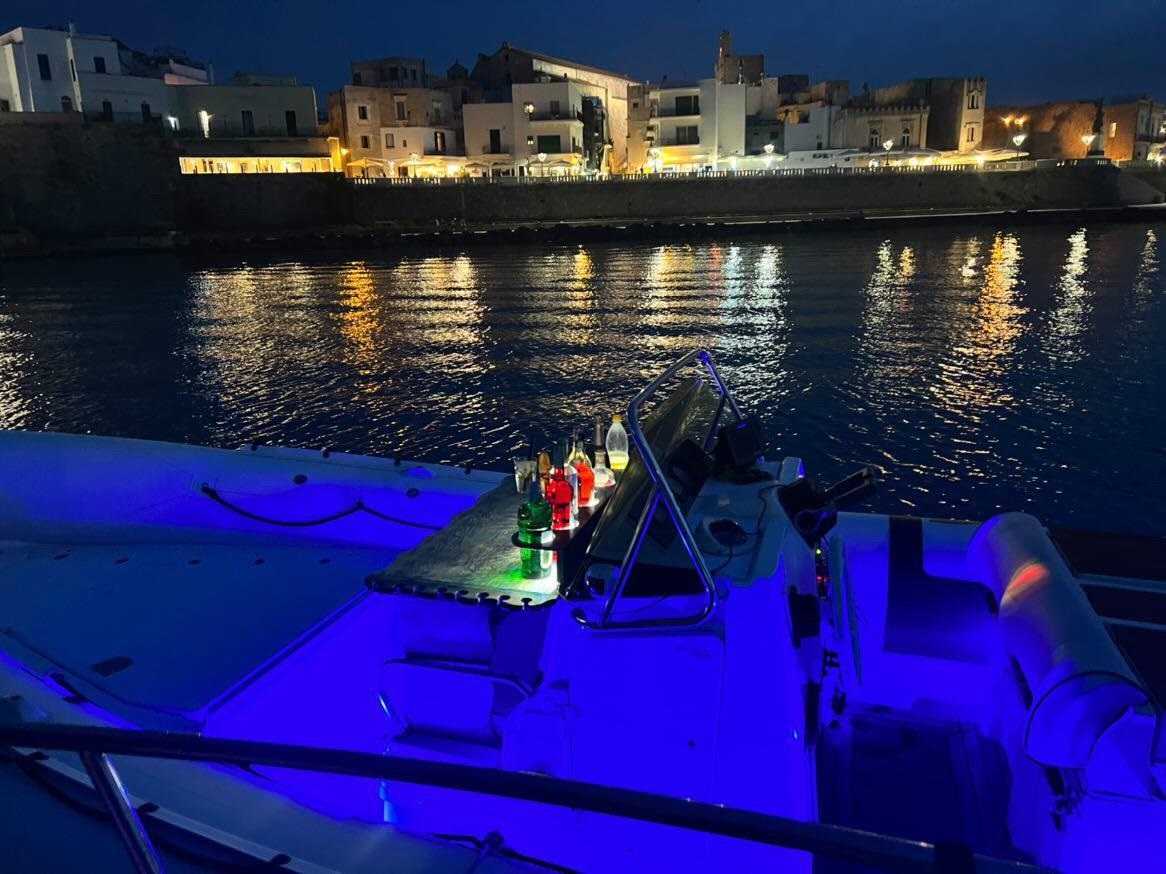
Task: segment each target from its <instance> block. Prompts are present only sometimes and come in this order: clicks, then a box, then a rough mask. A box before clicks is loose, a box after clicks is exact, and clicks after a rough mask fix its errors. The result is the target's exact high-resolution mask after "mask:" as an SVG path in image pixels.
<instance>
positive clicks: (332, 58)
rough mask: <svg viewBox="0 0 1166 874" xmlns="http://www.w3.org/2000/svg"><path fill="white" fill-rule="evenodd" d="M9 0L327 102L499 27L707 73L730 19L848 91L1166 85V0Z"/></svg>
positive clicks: (437, 60)
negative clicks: (365, 72) (484, 9)
mask: <svg viewBox="0 0 1166 874" xmlns="http://www.w3.org/2000/svg"><path fill="white" fill-rule="evenodd" d="M7 7H8V8H7V12H6V14H5V16H4V20H2V21H0V32H6V31H8V30H10V29H12V28H15V27H19V26H28V27H43V26H65V25H66V24H67V23H68V22H69V21H72V22H74V23H75V25H76V26H77V29H78V30H80V31H83V32H88V33H104V34H109V35H111V36H114V37H116V38H117V39H120V40H121V41H122V42H124V43H126V44H127V45H128V46H130V47H132V48H135V49H139V50H142V51H152V50H153V49H155V48H156V47H160V46H173V47H180V48H182V49H184V50H185V51H186V53H187V54H188V55H189V56H190V57H191V58H192V59H194V60H197V61H204V62H208V63H211V64H213V65H214V69H215V77H216V80H217V81H219V82H224V81H227V80H228V79H229V78H230V77H231V76H232V75H234V74H235V73H236V72H265V73H280V74H289V75H294V76H296V77H297V79H298V80H299V81H300V82H301V83H304V84H308V85H313V86H315V88H316V93H317V100H318V102H319V104H320V106H321V107H323V106H324V105H325V100H324V98H325V95H326V94H327V93H329V92H331V91H335V90H336V89H337V88H338V87H339V86H341V85H343V84H346V83H347V82H349V81H350V79H349V67H348V65H349V63H350V62H351V61H354V60H367V59H373V58H378V57H385V56H391V55H403V56H406V57H418V58H424V59H425V60H426V63H427V65H428V67H429V70H430V72H431V73H434V74H437V75H441V74H443V73H444V71H445V70H446V68H447V67H448V66H449V65H450V64H452V63H453V62H454V61H455V60H456V61H460V62H461V63H462V64H464V65H465V66H467V67H470V68H472V67H473V63H474V60H475V59H476V57H477V55H478V54H479V53H490V52H493V51H495V50H496V49H497V48H498V47H499V46H500V45H501V44H502V43H503V41H507V42H509V43H510V44H511V45H513V46H517V47H521V48H525V49H530V50H533V51H538V52H543V53H545V54H548V55H554V56H557V57H561V58H566V59H569V60H572V61H576V62H578V63H581V64H587V65H590V66H594V67H602V68H604V69H609V70H613V71H616V72H621V73H626V74H627V75H629V76H631V77H632V78H635V79H639V80H658V79H660V78H661V77H663V76H668V78H670V79H691V78H704V77H709V76H711V75H712V70H713V62H714V59H715V57H716V44H717V37H718V36H719V34H720V31H721V30H722V29H727V30H730V31H732V33H733V46H734V51H735V52H736V53H739V54H754V53H761V54H764V55H765V57H766V64H765V66H766V73H767V75H771V76H776V75H780V74H783V73H808V74H809V75H810V77H811V79H812V80H813V81H820V80H824V79H848V80H849V81H850V83H851V88H852V91H854V92H858V91H860V90H861V89H862V86H863V84H864V83H865V84H869V85H870V87H871V88H878V87H881V86H885V85H891V84H894V83H896V82H900V81H903V80H905V79H912V78H922V77H931V76H979V75H982V76H986V77H987V79H988V102H989V105H1006V104H1020V103H1047V102H1060V101H1068V100H1096V99H1098V98H1105V99H1106V100H1111V99H1113V98H1117V97H1137V96H1142V95H1149V96H1152V97H1156V98H1157V99H1159V100H1163V99H1166V64H1154V63H1153V62H1152V58H1151V52H1152V51H1153V47H1154V46H1155V45H1162V44H1166V3H1163V2H1160V0H1114V2H1110V3H1109V4H1107V5H1106V6H1105V7H1104V8H1099V9H1097V10H1094V11H1090V12H1089V13H1087V14H1086V13H1083V12H1081V11H1079V10H1078V9H1075V8H1073V7H1071V6H1069V5H1068V4H1065V3H1062V2H1057V0H1033V2H1030V3H1028V4H1026V5H1025V6H1024V7H1014V8H1008V9H994V10H992V12H991V15H988V14H982V15H978V16H973V17H970V18H969V13H968V10H967V9H966V8H965V7H960V6H957V5H956V4H944V3H934V2H932V3H929V4H925V3H921V2H915V0H888V2H883V3H878V4H874V5H872V4H870V3H859V2H855V0H838V2H835V3H833V4H831V6H830V8H829V11H828V14H824V13H823V10H821V9H820V8H817V9H815V8H798V9H788V10H778V9H764V8H759V7H750V8H746V9H739V8H733V9H725V8H717V7H713V6H711V5H710V4H706V3H703V2H700V0H691V2H684V0H677V2H674V3H672V4H667V5H665V4H658V5H657V6H656V7H654V8H653V9H652V10H650V11H648V12H646V13H644V14H641V15H640V16H638V17H637V18H636V20H632V21H630V22H627V23H620V22H619V19H620V17H621V16H624V15H625V10H626V7H625V6H624V5H623V4H617V3H613V2H610V0H598V2H596V3H593V4H592V5H591V6H589V7H588V10H589V14H588V15H587V16H579V15H578V14H576V13H573V12H572V13H555V12H549V11H548V7H547V6H546V5H545V4H540V3H533V2H528V0H522V2H518V3H514V4H511V5H510V6H509V8H507V9H506V10H505V11H504V12H502V13H501V14H496V15H494V16H493V17H492V18H490V19H488V20H482V16H481V15H480V9H479V8H476V7H471V6H468V5H467V6H465V7H464V8H463V7H461V6H460V5H458V4H449V5H445V6H443V7H440V8H439V9H437V10H436V11H434V9H433V8H432V7H430V8H415V7H407V8H402V7H394V8H392V9H386V8H385V7H383V6H380V5H378V4H376V3H373V2H370V0H349V2H344V3H341V4H336V5H335V6H334V7H331V8H329V9H328V11H327V14H326V15H321V14H320V13H319V12H318V11H317V10H318V9H319V7H318V5H316V4H309V3H308V2H307V0H285V2H281V3H265V2H262V0H257V2H253V3H248V4H246V5H243V4H231V3H227V2H223V0H208V2H203V3H200V4H197V8H195V9H193V10H192V5H191V4H188V5H183V6H158V5H157V4H153V3H146V2H141V0H131V2H123V3H118V4H116V5H115V6H113V7H111V8H107V9H104V10H97V9H95V8H94V7H92V6H91V5H90V4H88V3H85V2H80V0H10V2H9V3H8V4H7ZM1067 7H1068V8H1067ZM1066 10H1067V11H1066Z"/></svg>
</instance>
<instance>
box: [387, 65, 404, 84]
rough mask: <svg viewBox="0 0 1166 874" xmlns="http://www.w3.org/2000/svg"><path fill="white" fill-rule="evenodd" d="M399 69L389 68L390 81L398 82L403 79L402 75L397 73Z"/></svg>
mask: <svg viewBox="0 0 1166 874" xmlns="http://www.w3.org/2000/svg"><path fill="white" fill-rule="evenodd" d="M397 69H398V68H397V67H389V81H390V82H398V81H400V79H401V74H400V73H398V72H397Z"/></svg>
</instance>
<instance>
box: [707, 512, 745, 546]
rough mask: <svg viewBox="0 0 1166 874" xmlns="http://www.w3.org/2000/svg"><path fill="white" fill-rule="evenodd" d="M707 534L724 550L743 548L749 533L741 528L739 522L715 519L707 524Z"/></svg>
mask: <svg viewBox="0 0 1166 874" xmlns="http://www.w3.org/2000/svg"><path fill="white" fill-rule="evenodd" d="M709 534H711V535H712V536H713V540H715V541H716V542H717V543H719V544H720V545H721V546H723V547H725V548H726V549H733V548H734V547H737V546H744V545H745V544H746V543H747V542H748V540H749V533H748V532H747V531H746V530H745V529H744V528H742V527H741V524H740V523H739V522H734V521H733V520H732V519H716V520H714V521H712V522H710V523H709Z"/></svg>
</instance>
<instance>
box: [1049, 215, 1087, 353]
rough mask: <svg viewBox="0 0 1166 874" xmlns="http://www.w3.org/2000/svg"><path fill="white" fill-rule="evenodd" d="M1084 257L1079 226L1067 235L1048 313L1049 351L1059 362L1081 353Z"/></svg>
mask: <svg viewBox="0 0 1166 874" xmlns="http://www.w3.org/2000/svg"><path fill="white" fill-rule="evenodd" d="M1088 259H1089V243H1088V241H1087V239H1086V234H1085V229H1084V228H1081V229H1080V230H1078V231H1077V232H1076V233H1074V234H1072V235H1071V236H1070V237H1069V251H1068V253H1067V254H1066V256H1065V266H1064V270H1063V271H1062V273H1061V279H1060V282H1059V283H1058V284H1057V290H1058V294H1057V302H1056V304H1055V305H1054V308H1053V311H1052V313H1051V314H1050V315H1049V351H1050V352H1051V353H1052V354H1053V357H1054V358H1055V359H1057V360H1059V361H1061V362H1063V363H1069V362H1072V361H1076V360H1077V359H1079V358H1080V357H1081V356H1082V355H1083V354H1084V348H1083V346H1082V343H1081V335H1082V333H1083V332H1084V330H1085V327H1086V321H1087V319H1088V317H1089V311H1090V308H1091V303H1090V296H1091V290H1090V288H1089V286H1088V284H1087V283H1086V282H1085V278H1084V277H1085V273H1086V272H1087V271H1088V269H1089V260H1088Z"/></svg>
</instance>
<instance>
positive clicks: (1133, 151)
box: [984, 97, 1166, 161]
mask: <svg viewBox="0 0 1166 874" xmlns="http://www.w3.org/2000/svg"><path fill="white" fill-rule="evenodd" d="M1018 133H1023V134H1024V136H1025V139H1024V143H1023V146H1022V148H1023V150H1024V152H1025V153H1027V154H1028V155H1029V156H1031V157H1033V158H1041V159H1044V158H1050V159H1066V158H1084V157H1085V156H1086V155H1104V156H1105V157H1106V158H1109V159H1110V160H1112V161H1145V160H1154V159H1155V156H1156V155H1159V154H1163V150H1164V147H1166V107H1164V106H1163V105H1162V104H1161V103H1158V102H1157V101H1155V100H1152V99H1151V98H1149V97H1139V98H1133V99H1124V100H1118V101H1115V102H1113V103H1108V104H1099V103H1098V102H1096V101H1092V100H1076V101H1068V102H1064V103H1044V104H1040V105H1036V106H1031V105H1030V106H994V107H992V109H991V110H990V111H989V112H988V114H987V118H986V120H985V140H984V145H985V147H988V148H1002V149H1011V148H1014V144H1013V141H1012V139H1013V137H1014V136H1016V135H1017V134H1018Z"/></svg>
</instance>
